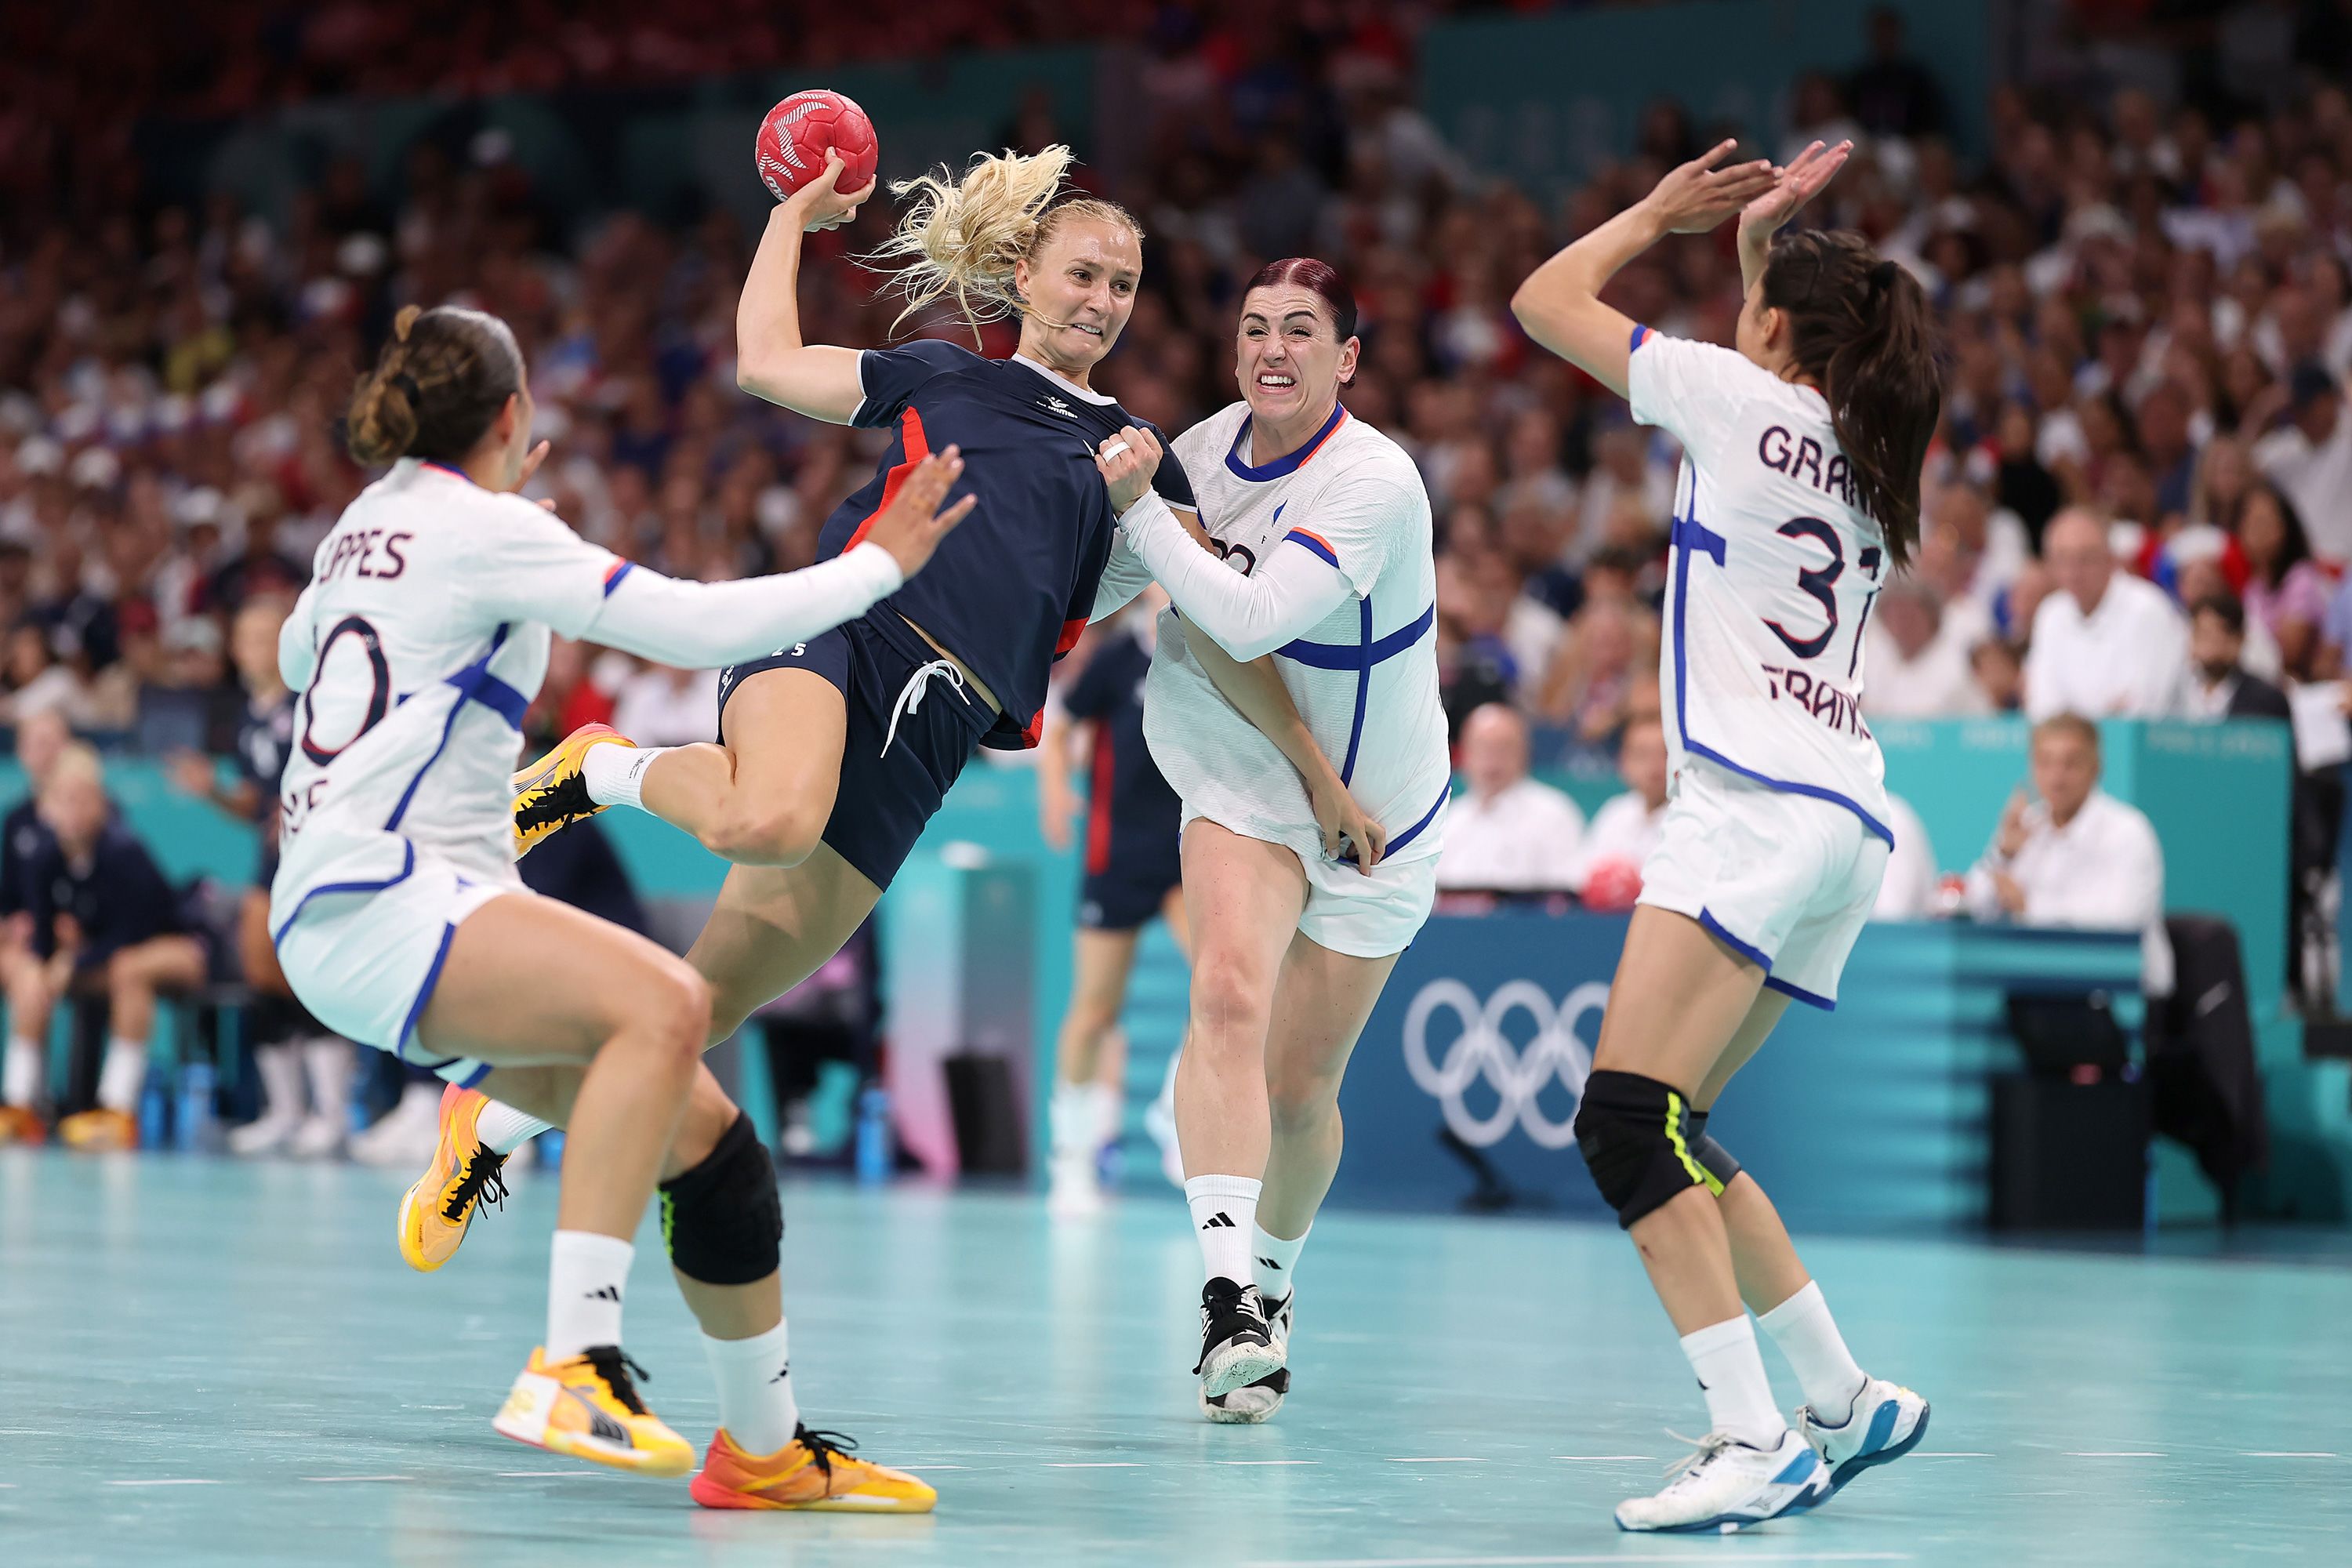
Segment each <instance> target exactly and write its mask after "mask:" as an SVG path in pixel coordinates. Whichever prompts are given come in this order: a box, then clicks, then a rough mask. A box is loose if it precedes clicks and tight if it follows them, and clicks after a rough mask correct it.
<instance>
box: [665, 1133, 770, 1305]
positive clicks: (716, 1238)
mask: <svg viewBox="0 0 2352 1568" xmlns="http://www.w3.org/2000/svg"><path fill="white" fill-rule="evenodd" d="M661 1218H662V1241H663V1242H664V1244H666V1245H667V1247H669V1260H670V1262H671V1263H672V1264H674V1265H676V1266H677V1271H678V1272H679V1273H681V1274H683V1275H685V1276H686V1277H687V1278H688V1279H699V1280H701V1281H702V1282H703V1283H704V1284H706V1285H749V1284H751V1282H752V1281H753V1280H755V1279H766V1278H767V1277H768V1276H769V1275H771V1274H773V1273H774V1272H775V1271H776V1265H777V1261H778V1259H779V1258H780V1257H781V1256H782V1241H783V1237H784V1205H783V1200H782V1198H781V1197H779V1196H778V1195H777V1193H776V1168H775V1166H774V1165H772V1164H771V1163H769V1161H768V1152H767V1151H766V1150H764V1149H762V1148H761V1147H760V1139H759V1135H758V1134H757V1133H755V1132H753V1131H751V1116H750V1115H749V1114H747V1113H738V1114H737V1116H736V1118H735V1123H734V1125H733V1126H731V1127H730V1128H728V1129H727V1131H725V1132H724V1133H723V1134H721V1135H720V1137H719V1144H718V1147H716V1148H714V1149H712V1150H711V1151H710V1152H709V1155H708V1156H707V1157H706V1158H705V1159H704V1160H703V1162H702V1163H700V1164H698V1165H697V1166H695V1167H694V1168H693V1169H691V1170H688V1171H684V1172H681V1173H679V1174H677V1175H675V1176H673V1177H671V1178H670V1179H669V1180H668V1181H667V1182H664V1183H663V1184H661Z"/></svg>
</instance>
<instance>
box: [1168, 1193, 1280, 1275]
mask: <svg viewBox="0 0 2352 1568" xmlns="http://www.w3.org/2000/svg"><path fill="white" fill-rule="evenodd" d="M1264 1185H1265V1184H1264V1183H1263V1182H1260V1181H1258V1180H1257V1179H1256V1178H1255V1177H1254V1176H1194V1177H1192V1179H1191V1180H1190V1181H1188V1182H1186V1183H1185V1184H1184V1201H1185V1203H1187V1204H1189V1205H1192V1234H1193V1236H1194V1237H1198V1238H1199V1240H1200V1243H1201V1262H1202V1264H1203V1265H1204V1266H1205V1267H1206V1268H1208V1271H1209V1272H1208V1276H1207V1277H1208V1278H1209V1279H1231V1280H1233V1281H1234V1283H1235V1284H1238V1285H1246V1284H1248V1283H1250V1250H1249V1248H1250V1235H1251V1233H1252V1232H1253V1231H1255V1230H1256V1228H1257V1194H1258V1189H1259V1188H1260V1187H1262V1186H1264Z"/></svg>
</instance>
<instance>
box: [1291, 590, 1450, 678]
mask: <svg viewBox="0 0 2352 1568" xmlns="http://www.w3.org/2000/svg"><path fill="white" fill-rule="evenodd" d="M1436 624H1437V606H1436V605H1430V606H1429V608H1427V609H1425V610H1423V611H1422V612H1421V618H1420V619H1419V620H1417V621H1415V622H1413V623H1412V625H1411V626H1399V627H1398V628H1397V629H1396V630H1394V631H1392V632H1391V633H1390V634H1389V635H1388V636H1386V637H1382V638H1381V639H1380V640H1379V641H1378V642H1376V643H1374V644H1372V662H1373V663H1374V664H1381V663H1383V662H1385V661H1386V660H1389V659H1391V658H1395V657H1396V656H1397V655H1399V654H1401V653H1403V652H1404V651H1405V650H1406V649H1408V648H1410V647H1412V645H1413V644H1415V643H1417V642H1419V641H1420V640H1421V639H1422V638H1423V637H1427V636H1428V635H1429V628H1430V627H1432V626H1435V625H1436ZM1274 651H1275V652H1276V653H1278V654H1280V655H1281V656H1282V657H1283V658H1287V659H1295V660H1297V662H1298V663H1300V664H1311V665H1313V666H1314V667H1315V668H1318V669H1353V668H1356V663H1357V660H1358V659H1359V658H1360V657H1361V655H1360V651H1359V650H1358V649H1356V648H1354V647H1348V646H1346V645H1344V644H1341V643H1328V642H1308V641H1307V640H1306V639H1304V638H1301V639H1299V640H1298V641H1297V642H1287V643H1285V644H1283V645H1282V646H1281V647H1278V648H1276V649H1275V650H1274Z"/></svg>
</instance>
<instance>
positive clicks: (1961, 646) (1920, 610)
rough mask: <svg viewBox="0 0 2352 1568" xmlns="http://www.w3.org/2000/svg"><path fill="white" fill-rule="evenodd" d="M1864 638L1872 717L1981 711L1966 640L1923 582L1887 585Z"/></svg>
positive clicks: (1867, 696)
mask: <svg viewBox="0 0 2352 1568" xmlns="http://www.w3.org/2000/svg"><path fill="white" fill-rule="evenodd" d="M1956 618H1957V617H1956ZM1864 638H1865V644H1866V647H1867V651H1866V653H1865V654H1864V666H1863V670H1864V676H1865V677H1866V678H1867V679H1866V681H1865V684H1864V687H1863V707H1864V710H1866V711H1867V712H1868V713H1869V715H1870V716H1871V717H1872V718H1874V719H1879V718H1885V719H1933V718H1938V717H1941V716H1944V715H1947V714H1955V713H1971V712H1981V711H1983V707H1982V705H1981V703H1980V702H1979V698H1978V695H1977V689H1976V683H1975V681H1974V680H1973V679H1971V678H1970V675H1969V645H1968V643H1967V642H1966V641H1965V640H1964V639H1963V638H1962V637H1960V636H1959V635H1958V627H1957V626H1949V625H1947V624H1946V620H1945V611H1944V606H1943V605H1942V603H1941V602H1940V601H1938V600H1937V597H1936V592H1935V590H1934V589H1933V588H1930V587H1929V586H1927V584H1924V583H1921V582H1917V581H1915V580H1914V579H1911V578H1908V577H1897V578H1896V579H1895V581H1894V582H1892V583H1890V584H1887V586H1886V588H1885V591H1884V592H1882V593H1881V594H1880V595H1878V603H1877V608H1876V614H1874V615H1873V616H1871V618H1870V627H1869V630H1868V631H1867V632H1865V633H1864Z"/></svg>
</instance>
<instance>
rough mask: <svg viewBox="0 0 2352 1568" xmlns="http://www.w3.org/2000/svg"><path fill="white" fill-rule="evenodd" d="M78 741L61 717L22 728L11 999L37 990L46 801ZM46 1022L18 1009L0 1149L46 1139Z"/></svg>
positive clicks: (0, 944)
mask: <svg viewBox="0 0 2352 1568" xmlns="http://www.w3.org/2000/svg"><path fill="white" fill-rule="evenodd" d="M72 739H73V735H72V732H71V731H68V729H67V728H66V721H64V720H63V719H60V718H58V715H57V714H56V713H54V712H48V713H36V714H34V715H33V716H31V717H30V718H28V719H26V720H24V721H21V722H19V723H18V724H17V726H16V763H17V765H18V766H19V767H21V768H23V769H24V770H25V784H26V789H27V791H28V793H27V795H26V798H25V799H23V800H21V801H19V802H17V804H16V805H14V806H12V807H10V808H9V811H8V815H7V816H6V817H5V818H0V987H5V990H6V991H7V994H9V995H10V996H11V997H14V996H16V995H18V994H29V993H27V992H21V991H20V987H24V986H26V985H28V984H37V981H35V980H34V979H33V978H32V974H31V973H28V972H37V970H38V969H39V967H40V960H39V958H38V956H37V954H36V953H35V952H34V948H33V942H32V934H33V916H32V894H31V887H30V872H31V868H33V867H35V866H37V865H39V864H40V863H41V862H42V860H43V858H44V857H45V855H46V854H47V847H48V845H49V842H50V839H51V837H53V836H52V835H51V834H50V832H49V829H48V825H47V823H45V822H43V821H42V820H41V815H40V795H41V791H42V789H43V787H44V786H45V785H46V784H47V783H48V779H49V772H50V770H51V769H52V768H54V767H55V766H56V765H57V761H58V757H59V756H60V755H61V754H63V752H64V751H65V748H66V745H67V743H68V742H69V741H71V740H72ZM39 1022H40V1020H38V1019H36V1018H34V1017H33V1016H31V1015H29V1014H26V1013H20V1012H17V1011H16V1010H15V1009H14V1008H11V1010H10V1012H9V1015H8V1054H7V1058H6V1065H5V1069H0V1144H5V1143H37V1142H40V1141H41V1140H42V1138H43V1137H44V1136H45V1135H46V1124H45V1123H44V1122H43V1121H41V1118H40V1108H41V1101H42V1100H43V1099H45V1098H46V1096H45V1095H44V1093H43V1089H44V1087H45V1086H46V1084H47V1079H48V1076H49V1066H48V1063H49V1054H48V1041H47V1037H46V1035H45V1034H44V1033H43V1032H41V1031H40V1030H39V1029H38V1028H37V1024H38V1023H39Z"/></svg>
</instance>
